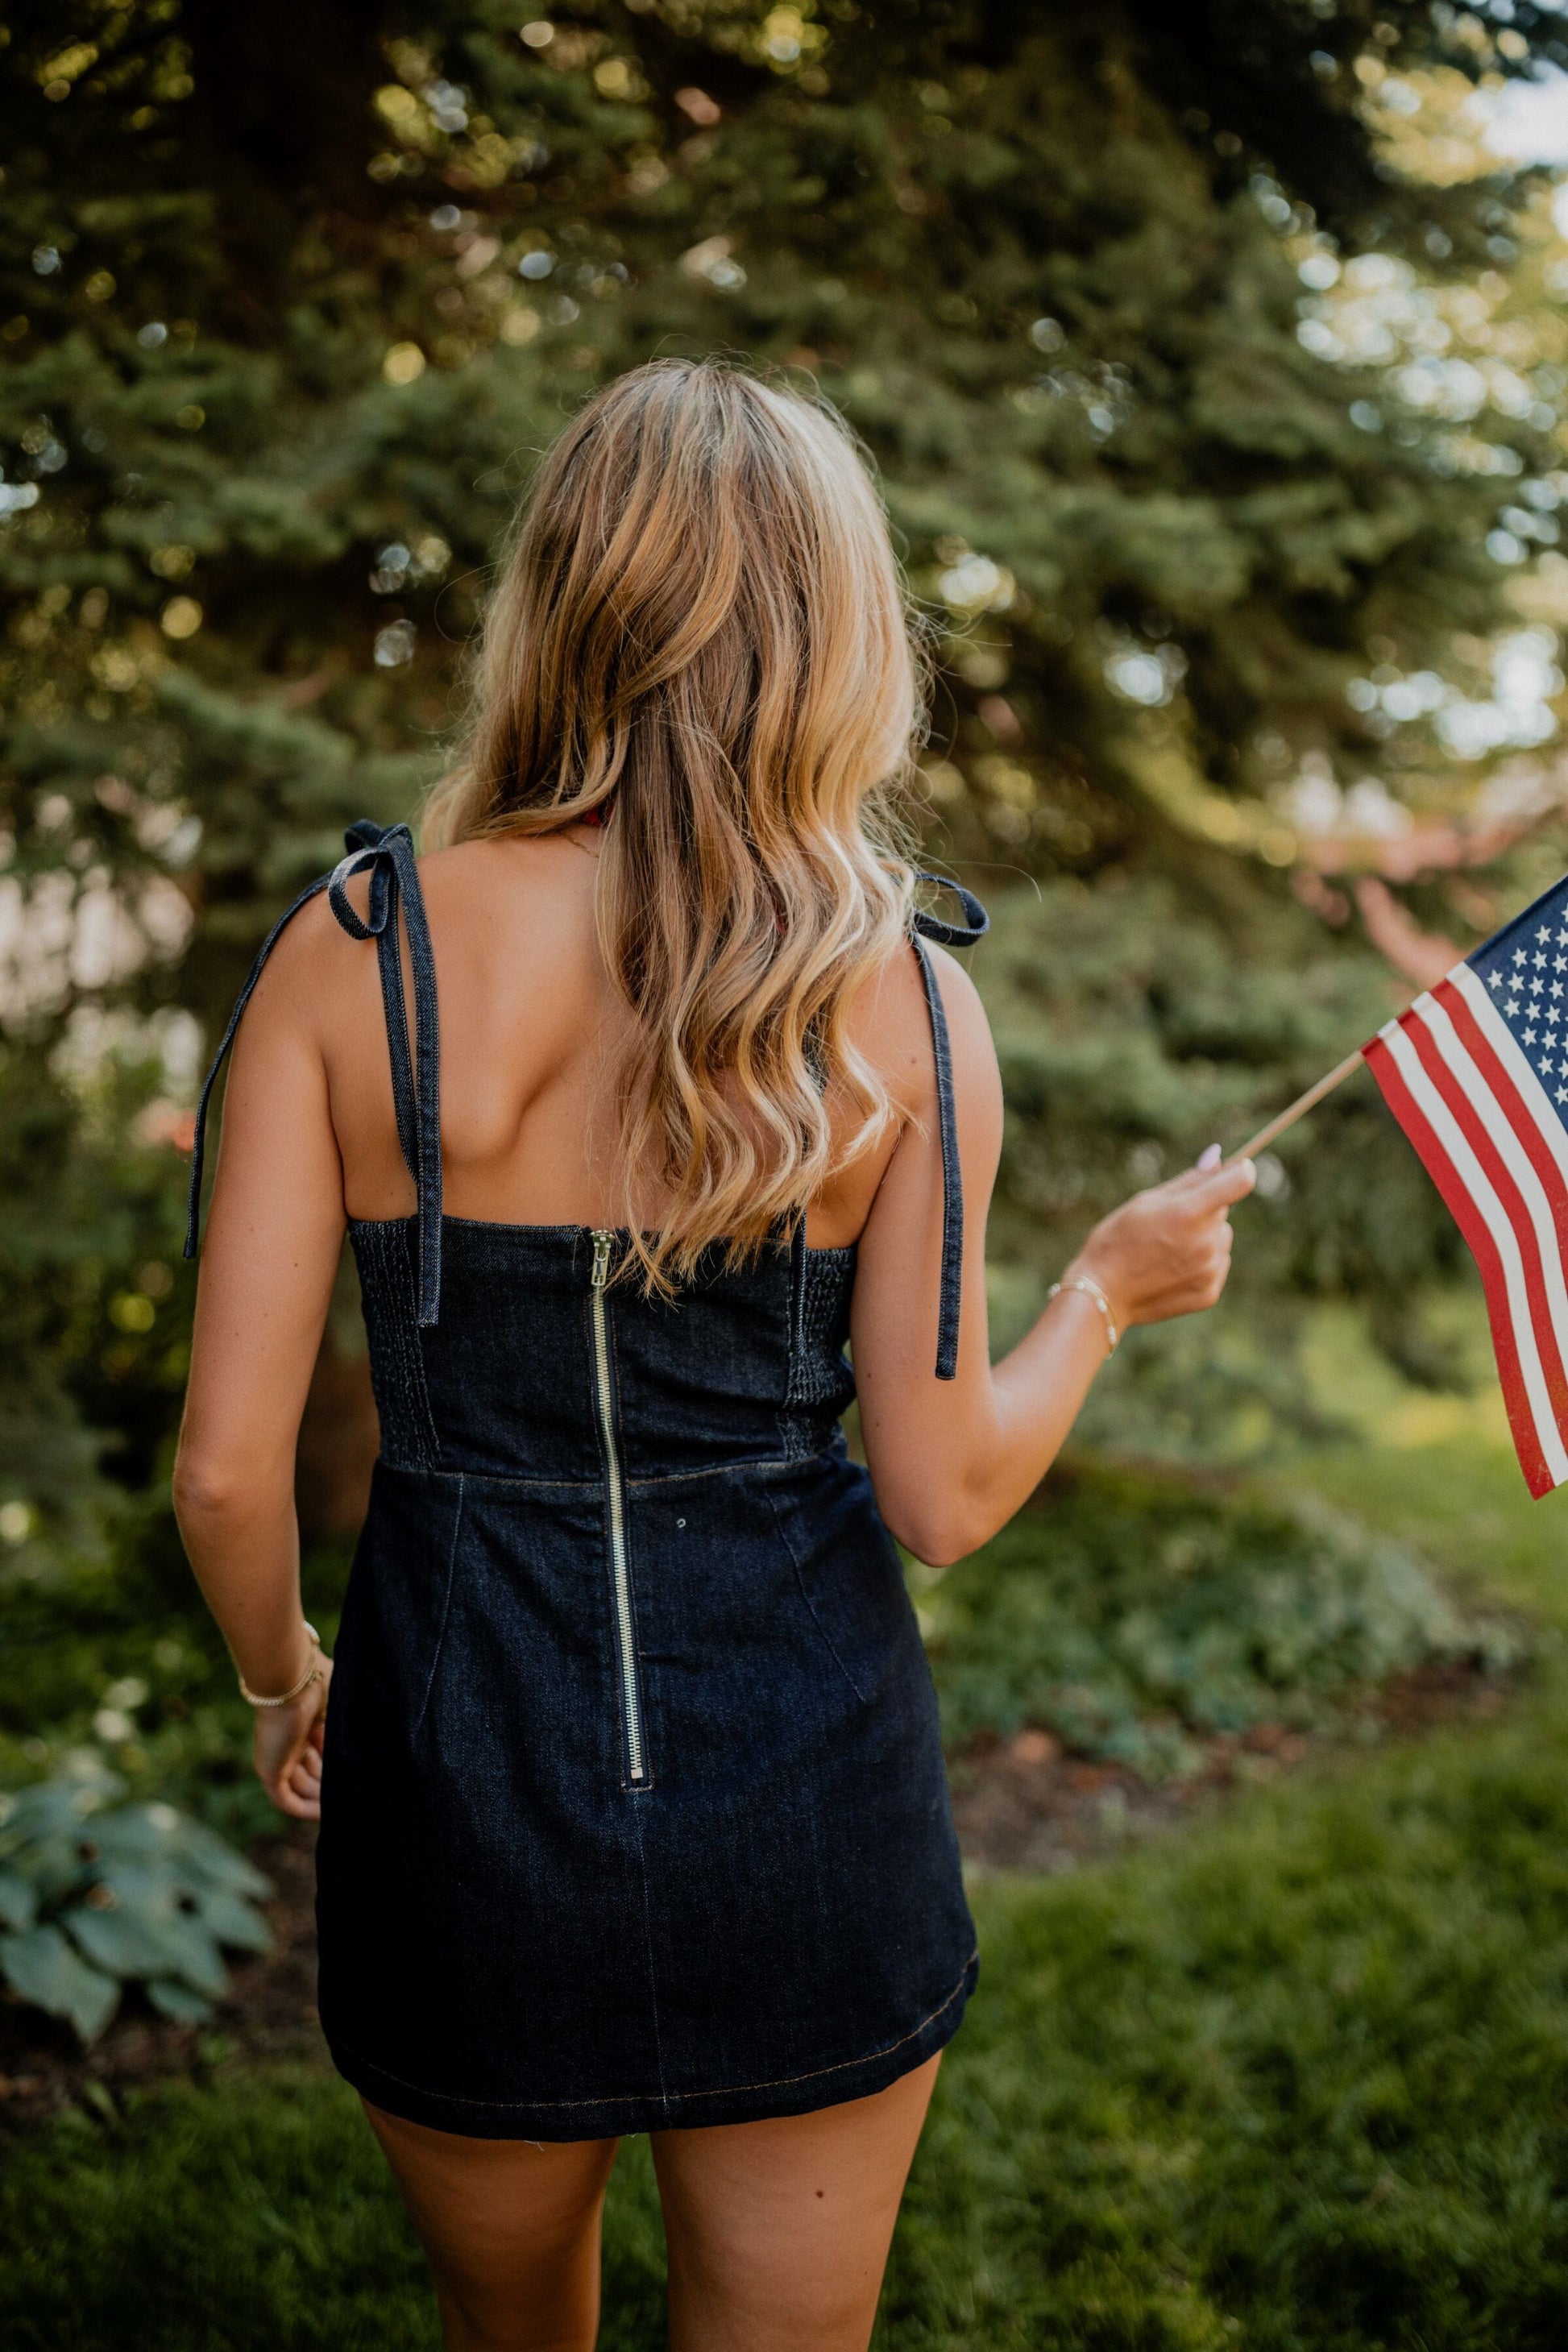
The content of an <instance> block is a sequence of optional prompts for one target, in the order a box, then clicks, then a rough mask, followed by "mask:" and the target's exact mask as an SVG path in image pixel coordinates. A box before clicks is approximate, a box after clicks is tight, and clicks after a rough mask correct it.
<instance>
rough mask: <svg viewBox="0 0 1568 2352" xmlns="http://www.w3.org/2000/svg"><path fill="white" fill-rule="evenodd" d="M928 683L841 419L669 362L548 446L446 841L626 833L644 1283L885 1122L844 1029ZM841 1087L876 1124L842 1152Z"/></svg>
mask: <svg viewBox="0 0 1568 2352" xmlns="http://www.w3.org/2000/svg"><path fill="white" fill-rule="evenodd" d="M921 718H922V698H921V671H920V664H919V660H918V656H917V654H916V652H915V650H914V646H913V642H912V632H911V627H910V614H909V609H908V605H907V602H906V599H905V596H904V593H903V590H902V586H901V583H900V576H899V572H898V567H897V564H896V562H895V561H894V557H893V551H892V548H891V545H890V543H889V535H888V526H887V521H886V518H885V516H884V514H883V512H882V509H881V506H880V504H879V500H878V498H877V494H876V491H875V489H874V488H873V487H872V484H871V481H870V479H869V477H868V472H867V469H866V467H865V465H864V464H863V463H862V461H861V459H860V457H859V455H858V451H857V449H856V446H855V444H854V443H853V441H852V440H851V438H850V436H849V433H848V431H847V427H846V426H845V425H843V424H842V423H841V421H840V420H839V419H838V417H837V415H834V413H833V412H832V411H831V410H830V409H828V408H826V406H822V405H818V404H816V403H814V402H812V401H810V400H807V399H805V398H803V397H802V396H801V395H800V394H797V393H795V392H793V391H790V390H786V389H784V388H782V387H780V386H778V385H776V384H772V383H763V382H761V381H759V380H758V378H756V377H755V376H752V375H749V374H746V373H742V372H741V371H740V370H738V369H736V368H733V367H729V366H725V365H722V364H719V363H716V362H711V361H703V362H688V361H683V360H660V361H655V362H652V363H651V364H650V365H648V366H647V367H641V368H637V369H636V370H635V371H634V372H633V373H631V374H629V375H625V376H622V377H620V378H619V379H618V381H617V382H616V383H611V384H609V385H607V386H606V387H605V389H604V390H603V391H602V392H600V393H599V394H596V395H595V398H594V399H592V400H591V401H589V402H588V403H587V404H586V405H585V406H584V408H583V409H582V410H581V411H580V412H579V414H578V415H576V416H575V417H574V419H573V421H572V423H571V424H570V425H568V426H567V427H566V429H565V431H564V432H563V433H562V435H561V436H560V437H559V438H558V439H557V441H556V442H555V443H554V445H553V446H552V448H551V449H550V450H549V451H548V452H547V454H546V455H545V457H544V459H543V462H542V466H541V467H540V470H539V473H538V476H537V478H536V480H535V482H534V485H533V488H532V493H531V498H530V499H529V500H528V503H527V505H526V507H525V509H524V510H523V512H522V514H521V518H520V521H519V526H518V528H517V530H516V533H515V536H514V538H513V541H512V543H511V546H510V551H509V552H508V554H507V556H506V558H505V561H504V562H503V565H502V568H501V572H500V579H499V581H498V583H497V586H496V590H495V593H494V596H493V598H492V600H491V602H490V604H489V611H488V614H487V617H486V622H485V627H484V633H483V638H482V641H481V644H480V646H479V653H478V656H477V663H476V669H475V677H474V694H473V706H472V711H471V715H470V719H469V724H468V732H467V738H466V741H465V744H464V748H463V753H462V757H461V761H460V764H459V765H458V768H457V769H456V770H455V771H454V772H453V773H452V774H450V775H449V776H447V778H445V779H444V780H443V781H442V782H440V783H438V784H437V786H436V788H435V790H434V792H433V793H432V794H431V796H430V799H429V801H428V803H427V804H426V812H425V818H424V824H423V828H422V834H423V841H424V845H425V846H426V847H427V848H428V847H438V846H440V845H444V844H446V843H450V842H457V841H466V840H472V839H474V838H476V837H478V836H480V835H493V834H500V833H521V834H541V833H548V832H552V831H555V830H558V829H559V828H560V827H562V826H563V825H567V824H573V823H574V822H577V821H579V820H581V819H582V818H583V817H584V816H585V815H587V814H589V813H590V812H592V811H595V810H599V811H605V810H608V822H607V823H606V824H605V831H604V835H603V842H602V850H601V856H600V860H599V870H598V876H597V881H596V892H597V898H596V915H597V923H598V931H599V940H600V946H601V950H602V951H603V953H604V956H605V961H606V963H607V965H608V968H609V970H610V971H611V972H612V973H613V975H614V977H615V979H616V983H617V985H618V986H619V988H620V990H621V991H622V992H623V994H624V995H625V998H626V1003H628V1004H629V1005H630V1007H631V1008H632V1011H633V1013H635V1015H636V1022H635V1026H634V1030H633V1034H632V1042H631V1044H630V1045H629V1047H628V1049H627V1053H626V1063H625V1065H624V1066H623V1067H622V1068H621V1069H620V1070H619V1071H618V1073H617V1079H618V1084H619V1091H620V1098H621V1101H622V1105H623V1110H622V1118H621V1129H620V1159H621V1176H622V1181H623V1185H624V1199H625V1202H626V1224H627V1225H628V1227H629V1228H630V1229H631V1232H632V1234H633V1235H634V1260H635V1261H640V1264H641V1266H642V1269H643V1273H644V1276H645V1279H646V1281H647V1284H648V1285H649V1286H651V1287H656V1288H659V1289H668V1287H669V1286H670V1285H671V1283H672V1281H675V1280H679V1279H682V1278H684V1277H686V1276H689V1275H690V1274H691V1272H692V1270H693V1268H694V1267H695V1265H696V1263H697V1261H698V1259H699V1257H700V1255H701V1253H702V1252H703V1251H704V1250H705V1249H706V1248H708V1247H709V1246H710V1244H713V1243H715V1242H719V1241H723V1242H724V1243H725V1244H727V1245H728V1247H729V1254H730V1257H731V1260H732V1259H733V1258H735V1257H736V1256H740V1257H744V1256H747V1255H752V1253H754V1251H755V1249H756V1247H757V1246H758V1245H759V1244H760V1243H761V1242H762V1240H763V1238H764V1237H765V1236H766V1235H767V1234H770V1233H774V1232H778V1231H781V1230H784V1231H791V1230H793V1229H794V1227H795V1224H796V1223H798V1221H799V1220H800V1219H801V1218H802V1217H803V1216H804V1215H805V1207H806V1203H807V1202H808V1201H809V1200H810V1199H811V1198H812V1197H813V1195H814V1194H815V1193H816V1192H818V1191H819V1190H820V1188H821V1187H822V1185H823V1183H824V1181H825V1180H826V1178H827V1176H828V1174H829V1172H830V1171H831V1170H833V1169H834V1168H835V1167H838V1166H842V1165H843V1164H844V1162H845V1161H846V1160H847V1159H850V1158H853V1157H854V1156H855V1155H856V1154H857V1153H858V1152H860V1151H862V1150H866V1149H867V1148H868V1146H869V1145H870V1144H871V1143H872V1142H873V1141H874V1139H876V1138H877V1136H878V1135H879V1134H880V1133H882V1132H883V1131H884V1130H885V1128H886V1125H887V1122H888V1119H889V1117H890V1108H889V1100H888V1096H887V1091H886V1088H885V1087H884V1086H883V1084H882V1082H881V1080H880V1078H879V1076H878V1075H877V1073H876V1071H875V1070H874V1069H873V1068H872V1067H871V1066H869V1064H868V1062H867V1061H866V1060H865V1059H864V1057H863V1056H862V1055H859V1054H858V1053H857V1052H856V1050H855V1048H854V1046H853V1045H852V1043H851V1042H850V1039H849V1037H848V1034H847V1026H846V1014H847V1007H848V1005H849V1003H850V1001H851V999H852V997H853V995H854V993H855V992H856V990H857V989H858V987H859V986H860V984H861V983H862V982H864V981H865V980H866V978H867V977H868V975H869V974H870V973H871V972H872V971H874V970H875V969H876V968H877V967H878V966H879V964H880V963H881V962H882V961H884V959H886V958H887V957H888V956H889V954H890V953H891V952H892V951H893V950H895V948H896V947H897V946H898V944H899V942H900V940H902V939H903V937H904V935H905V932H906V929H907V925H908V920H909V909H910V892H911V888H912V880H913V877H912V875H911V872H910V866H909V865H908V863H907V861H906V859H905V858H904V857H903V856H901V855H900V828H899V823H898V810H897V800H898V793H899V788H900V786H901V785H902V784H903V783H904V782H906V780H907V777H908V774H909V770H910V760H911V756H912V751H913V748H914V745H915V743H916V740H917V738H918V733H919V730H920V726H921ZM612 796H613V799H612ZM830 1093H831V1094H832V1095H833V1096H834V1097H835V1098H836V1099H837V1102H838V1103H839V1104H840V1105H843V1104H846V1103H847V1105H848V1106H849V1107H850V1108H851V1118H850V1120H849V1131H848V1133H847V1138H845V1137H843V1136H841V1138H840V1139H839V1141H838V1143H837V1148H836V1146H835V1142H834V1139H833V1136H832V1134H831V1132H830V1124H829V1108H828V1100H827V1097H828V1096H829V1094H830ZM840 1123H841V1124H842V1122H840ZM650 1183H651V1184H652V1185H654V1186H657V1187H658V1192H659V1193H660V1194H661V1196H662V1197H664V1198H665V1199H666V1200H667V1201H668V1203H669V1206H668V1212H667V1213H666V1214H665V1216H664V1219H663V1223H662V1230H661V1231H660V1232H658V1234H643V1233H641V1232H640V1231H639V1219H638V1215H637V1194H638V1191H639V1187H647V1185H649V1184H650Z"/></svg>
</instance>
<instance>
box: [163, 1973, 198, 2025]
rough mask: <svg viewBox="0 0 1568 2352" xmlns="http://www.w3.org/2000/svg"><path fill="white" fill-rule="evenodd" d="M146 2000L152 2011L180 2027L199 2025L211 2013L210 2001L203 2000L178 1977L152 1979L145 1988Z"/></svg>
mask: <svg viewBox="0 0 1568 2352" xmlns="http://www.w3.org/2000/svg"><path fill="white" fill-rule="evenodd" d="M147 1998H148V2000H150V2001H151V2002H152V2004H153V2008H154V2009H158V2010H162V2011H163V2015H164V2016H165V2017H172V2018H174V2019H175V2020H177V2021H178V2022H179V2023H180V2024H181V2025H200V2024H201V2023H202V2021H203V2020H204V2019H205V2018H208V2017H210V2016H211V2015H212V2013H213V2011H212V2003H211V2001H210V2000H203V1999H202V1997H201V1994H200V1993H199V1992H193V1991H192V1990H191V1989H190V1987H189V1985H184V1984H182V1983H181V1982H180V1980H179V1979H178V1977H154V1978H153V1981H152V1982H151V1984H150V1985H149V1986H148V1987H147Z"/></svg>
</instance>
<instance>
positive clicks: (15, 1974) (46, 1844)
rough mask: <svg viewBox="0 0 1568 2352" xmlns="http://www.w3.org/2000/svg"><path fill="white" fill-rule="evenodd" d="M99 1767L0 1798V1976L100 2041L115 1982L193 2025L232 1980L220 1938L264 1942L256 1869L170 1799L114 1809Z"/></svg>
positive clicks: (118, 1792) (110, 1785) (111, 1787)
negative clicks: (135, 1986) (133, 1986)
mask: <svg viewBox="0 0 1568 2352" xmlns="http://www.w3.org/2000/svg"><path fill="white" fill-rule="evenodd" d="M123 1794H124V1783H123V1781H121V1780H116V1779H115V1777H114V1776H113V1775H112V1774H106V1773H102V1772H94V1773H91V1774H85V1775H78V1776H76V1777H74V1778H72V1779H64V1780H49V1781H41V1782H39V1783H38V1784H37V1785H36V1786H35V1787H33V1788H30V1789H24V1790H22V1791H21V1792H20V1793H19V1794H18V1795H16V1796H0V1976H4V1978H5V1981H6V1983H7V1984H8V1985H9V1986H10V1988H11V1990H12V1991H13V1992H14V1993H16V1994H17V1995H19V1997H20V1998H21V1999H22V2000H25V2001H29V2002H31V2003H32V2004H33V2005H34V2006H35V2007H36V2008H38V2009H43V2010H47V2011H48V2012H49V2014H50V2015H51V2016H54V2017H64V2018H68V2020H69V2021H70V2022H71V2024H72V2025H74V2026H75V2028H76V2030H77V2032H78V2034H79V2036H80V2038H81V2040H82V2041H83V2042H96V2041H97V2039H98V2037H99V2035H100V2033H101V2032H103V2030H104V2028H105V2027H106V2026H107V2025H108V2024H109V2022H110V2019H111V2018H112V2017H113V2015H114V2013H115V2011H116V2010H117V2009H118V2008H119V2006H120V1997H121V1986H122V1985H125V1984H140V1985H142V1986H144V1988H145V1990H146V1993H147V1997H148V1999H149V2000H151V2002H152V2004H153V2008H154V2009H156V2010H157V2011H159V2012H160V2014H161V2015H163V2016H164V2017H173V2018H177V2019H178V2020H179V2021H181V2022H182V2023H186V2024H191V2023H196V2022H199V2021H202V2020H204V2019H205V2018H207V2017H210V2016H211V2014H212V2004H213V2002H214V2001H215V2000H217V1999H218V1998H219V1996H220V1995H221V1994H222V1993H223V1992H224V1991H226V1989H227V1983H228V1979H227V1976H226V1972H225V1969H224V1964H223V1949H222V1948H223V1947H224V1946H225V1945H229V1946H232V1947H235V1948H238V1949H240V1950H242V1951H251V1952H261V1951H265V1950H266V1949H267V1948H268V1945H269V1943H270V1942H271V1937H270V1934H269V1932H268V1927H267V1923H266V1921H265V1920H264V1919H263V1918H262V1916H261V1914H260V1912H259V1911H258V1910H257V1909H256V1908H255V1906H254V1901H253V1898H254V1897H255V1896H257V1895H267V1894H268V1893H270V1891H271V1890H270V1888H269V1887H268V1883H267V1881H266V1879H265V1878H263V1877H262V1875H261V1873H260V1872H259V1871H258V1870H255V1869H253V1868H252V1866H251V1864H249V1863H247V1861H246V1860H245V1858H244V1856H243V1855H241V1854H238V1853H236V1852H235V1851H234V1849H233V1847H232V1846H229V1845H227V1844H226V1843H225V1842H224V1840H223V1839H222V1838H220V1837H218V1836H216V1834H215V1832H213V1831H212V1830H210V1829H206V1828H204V1827H203V1825H202V1824H201V1823H200V1822H193V1821H191V1820H189V1819H188V1818H187V1817H186V1816H185V1815H184V1814H182V1813H178V1812H176V1811H175V1810H174V1807H173V1806H172V1805H169V1804H163V1803H157V1804H151V1805H117V1804H116V1803H115V1802H114V1800H115V1798H117V1797H119V1796H122V1795H123Z"/></svg>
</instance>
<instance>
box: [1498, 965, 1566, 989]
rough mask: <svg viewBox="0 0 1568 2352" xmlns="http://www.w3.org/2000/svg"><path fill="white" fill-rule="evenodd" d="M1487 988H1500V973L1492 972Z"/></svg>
mask: <svg viewBox="0 0 1568 2352" xmlns="http://www.w3.org/2000/svg"><path fill="white" fill-rule="evenodd" d="M1559 961H1562V959H1561V958H1559ZM1487 986H1488V987H1489V989H1493V990H1496V989H1500V987H1501V986H1502V974H1501V972H1500V971H1494V972H1493V973H1492V975H1491V977H1490V979H1489V981H1488V982H1487Z"/></svg>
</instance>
